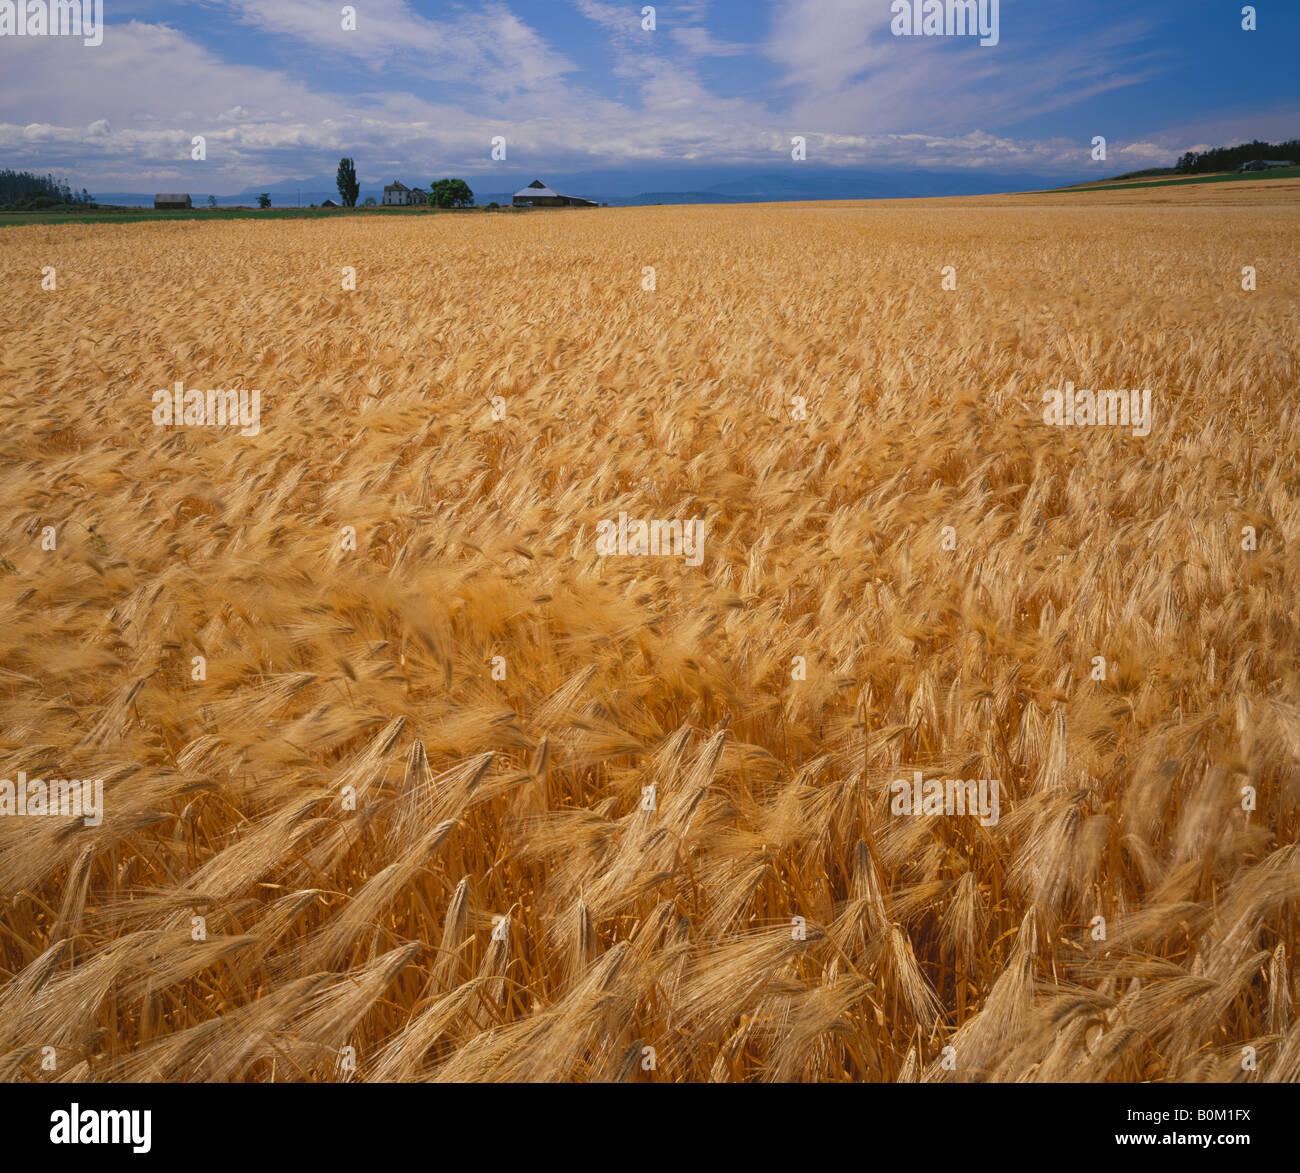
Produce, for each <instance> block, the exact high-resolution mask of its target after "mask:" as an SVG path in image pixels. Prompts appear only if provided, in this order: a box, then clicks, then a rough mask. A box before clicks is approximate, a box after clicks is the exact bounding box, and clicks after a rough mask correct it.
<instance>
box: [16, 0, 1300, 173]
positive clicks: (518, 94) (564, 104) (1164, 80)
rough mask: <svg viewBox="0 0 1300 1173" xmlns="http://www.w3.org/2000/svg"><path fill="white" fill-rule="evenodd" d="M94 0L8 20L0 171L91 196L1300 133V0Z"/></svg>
mask: <svg viewBox="0 0 1300 1173" xmlns="http://www.w3.org/2000/svg"><path fill="white" fill-rule="evenodd" d="M103 3H104V21H105V25H106V28H105V34H104V40H103V44H102V45H99V46H86V45H84V44H82V42H81V41H80V40H77V39H74V38H68V37H14V36H5V37H0V165H7V166H18V167H32V168H40V169H42V170H53V171H55V172H56V173H57V174H59V175H61V176H62V175H65V174H66V175H67V176H69V177H70V178H71V179H73V180H74V181H75V183H76V185H77V186H81V185H83V184H84V185H86V186H88V187H90V188H91V190H92V191H94V190H95V189H96V188H99V189H101V190H130V191H136V190H168V189H170V188H176V189H179V190H194V191H213V192H234V191H239V190H241V189H242V188H244V187H246V186H247V185H249V184H262V183H270V182H274V181H277V180H285V179H290V178H297V177H307V176H319V175H332V174H333V171H334V167H335V165H336V163H337V161H338V158H339V156H340V155H343V154H348V155H352V156H354V157H355V158H356V160H357V165H358V171H359V173H360V175H361V178H362V180H363V182H365V183H366V184H373V183H377V182H384V181H386V180H388V179H391V178H393V177H394V176H398V177H402V178H404V179H405V180H406V181H407V182H408V183H412V184H414V183H421V184H423V183H427V182H428V180H429V179H430V178H432V177H433V176H435V175H443V174H452V175H463V176H465V177H466V178H468V179H470V181H471V183H472V185H473V186H475V187H476V188H478V189H480V190H491V191H499V190H507V189H508V188H510V187H511V186H512V184H513V183H514V181H515V180H516V179H518V178H519V177H520V176H527V177H529V178H531V177H532V176H533V175H534V174H537V175H542V176H548V175H563V174H570V173H574V172H592V173H600V174H604V175H608V176H609V177H610V181H611V185H613V184H616V182H617V180H618V177H619V176H634V177H635V183H634V188H635V187H636V186H637V184H639V186H640V187H645V186H646V183H645V182H642V180H643V179H645V177H647V176H659V175H662V177H663V182H662V185H661V186H664V187H668V186H673V180H674V177H675V176H677V175H679V174H686V173H689V174H691V175H707V174H709V173H710V170H711V169H713V170H716V171H717V173H718V175H719V176H723V175H728V174H737V173H743V172H745V171H749V172H754V173H759V172H771V171H779V170H781V169H782V168H788V167H790V166H792V165H794V164H793V163H792V161H791V159H790V140H791V137H792V136H793V135H803V136H805V138H806V140H807V152H808V164H809V165H816V166H820V167H829V168H845V169H852V168H870V169H882V170H883V169H891V170H897V169H906V168H925V169H930V170H935V169H940V170H942V169H948V168H952V169H960V170H963V171H969V170H971V169H975V170H984V171H987V172H996V173H1002V172H1016V173H1032V174H1040V175H1043V176H1046V177H1056V176H1059V177H1061V178H1069V179H1077V178H1087V177H1089V176H1090V175H1097V176H1100V175H1109V174H1115V173H1117V172H1121V171H1127V170H1133V169H1137V168H1140V167H1148V166H1159V165H1167V164H1169V163H1172V162H1173V160H1174V159H1175V158H1176V157H1177V155H1178V154H1180V153H1181V152H1182V151H1184V150H1187V149H1195V148H1197V147H1205V146H1217V145H1227V144H1229V143H1233V142H1236V141H1240V140H1242V139H1248V138H1252V137H1255V136H1260V137H1265V138H1271V139H1277V138H1289V137H1293V136H1296V135H1300V87H1298V86H1297V81H1296V78H1297V68H1296V65H1295V46H1296V45H1297V44H1300V2H1297V0H1263V2H1261V3H1258V4H1257V5H1256V6H1255V7H1256V9H1257V11H1258V15H1257V20H1258V24H1259V30H1258V31H1256V32H1246V31H1243V30H1242V28H1241V20H1242V17H1241V10H1242V8H1243V5H1242V4H1241V3H1221V2H1219V0H1143V2H1141V3H1123V2H1120V0H1087V2H1084V0H1001V3H1000V4H999V5H998V6H997V8H998V29H999V41H998V44H997V45H993V46H982V45H980V44H979V41H978V39H977V38H974V37H943V36H940V37H902V36H895V35H893V34H892V33H891V28H890V25H891V12H890V0H779V2H776V3H763V2H760V0H683V2H679V3H659V4H656V5H654V8H655V21H656V28H655V29H654V31H645V30H644V29H643V28H642V13H641V10H642V7H643V4H642V3H641V2H634V3H624V2H622V0H483V2H480V3H466V4H451V3H435V2H431V0H352V4H353V7H355V9H356V25H357V27H356V29H355V31H345V30H344V29H343V28H342V27H341V26H342V17H341V15H340V10H341V9H342V7H343V5H342V2H341V0H338V2H336V0H196V2H190V3H165V2H163V0H103ZM195 134H202V135H204V136H205V137H206V139H207V150H208V158H207V160H206V161H205V162H195V161H193V160H191V158H190V140H191V136H192V135H195ZM494 135H503V136H504V137H505V138H506V143H507V148H506V149H507V160H506V162H505V163H500V162H493V161H492V160H491V158H490V150H491V145H490V144H491V139H492V137H493V136H494ZM1094 135H1104V136H1105V137H1106V138H1107V140H1108V147H1109V149H1108V158H1107V160H1106V162H1104V163H1101V162H1093V161H1092V160H1091V159H1090V157H1089V149H1090V143H1091V140H1092V137H1093V136H1094ZM497 180H499V182H497ZM629 182H631V181H629ZM652 186H653V185H652Z"/></svg>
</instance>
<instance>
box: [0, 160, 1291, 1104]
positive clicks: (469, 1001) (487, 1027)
mask: <svg viewBox="0 0 1300 1173" xmlns="http://www.w3.org/2000/svg"><path fill="white" fill-rule="evenodd" d="M1298 210H1300V182H1297V181H1276V182H1270V183H1255V184H1240V185H1237V184H1217V185H1209V186H1208V187H1183V188H1170V189H1165V190H1142V191H1134V192H1125V193H1115V192H1110V193H1091V194H1079V195H1041V196H1018V197H996V198H993V197H988V198H980V199H965V200H927V201H913V202H902V201H898V202H890V201H885V202H878V203H856V204H855V203H842V204H808V205H767V206H747V207H746V206H736V207H662V208H660V207H652V208H638V209H605V210H596V211H589V212H567V211H561V212H538V213H529V214H523V215H494V214H489V213H475V214H465V215H433V214H429V215H413V216H409V217H388V218H382V219H379V218H375V217H366V216H340V217H339V218H338V219H336V220H329V219H325V220H320V219H318V220H303V221H294V222H267V223H257V222H250V221H236V222H220V223H213V224H203V223H200V222H196V221H190V222H175V223H151V224H139V225H130V226H100V225H92V226H78V225H66V226H62V227H58V228H45V227H16V228H9V229H4V230H0V231H2V232H3V239H2V240H0V244H2V245H3V248H0V304H3V307H4V313H3V322H4V323H5V324H4V326H3V327H2V328H0V329H2V331H3V345H2V346H0V417H2V418H3V429H2V430H0V777H3V778H4V779H10V780H12V779H16V778H17V777H18V775H19V773H20V772H21V773H24V774H25V775H26V776H27V777H28V778H42V779H47V778H48V779H56V778H76V779H81V778H87V779H89V778H94V779H102V781H103V811H102V821H101V822H99V823H98V824H97V825H91V824H90V823H89V822H88V821H87V820H85V819H82V818H77V817H56V816H54V815H46V816H45V817H34V816H32V815H30V814H29V815H25V816H19V815H18V814H17V813H16V812H15V817H0V1079H3V1080H9V1081H14V1080H19V1081H25V1080H43V1081H49V1080H76V1081H82V1080H94V1081H100V1080H102V1081H123V1080H132V1081H153V1080H159V1081H190V1080H212V1081H333V1080H359V1081H392V1080H401V1081H407V1080H445V1081H506V1080H510V1081H534V1080H538V1081H540V1080H564V1081H657V1082H659V1081H661V1082H683V1081H865V1082H872V1081H887V1082H895V1081H903V1082H911V1081H954V1080H956V1081H1187V1082H1206V1081H1264V1082H1277V1081H1293V1080H1296V1079H1298V1078H1300V1020H1297V1016H1296V1001H1297V998H1298V997H1300V984H1298V982H1297V975H1296V971H1295V962H1296V950H1297V946H1298V944H1300V942H1298V941H1297V927H1298V920H1297V914H1298V913H1300V849H1298V848H1297V846H1296V843H1295V839H1296V832H1297V827H1298V826H1300V820H1298V818H1297V810H1296V806H1297V799H1298V798H1300V689H1298V687H1297V685H1298V680H1297V670H1298V657H1297V651H1298V649H1300V638H1298V636H1300V613H1298V610H1297V600H1296V590H1297V582H1298V578H1300V558H1298V556H1297V548H1298V543H1300V503H1298V499H1297V490H1298V484H1300V482H1298V479H1297V478H1298V476H1300V403H1298V402H1297V385H1298V383H1300V309H1298V308H1297V307H1298V305H1300V302H1298V299H1297V294H1298V293H1300V270H1298V268H1297V253H1296V247H1295V245H1296V240H1297V227H1298V225H1300V215H1298ZM949 266H950V267H951V270H952V275H953V277H954V279H955V282H956V288H955V289H945V288H943V283H944V279H943V276H942V274H943V270H944V269H945V267H949ZM1245 266H1250V267H1252V268H1253V269H1255V271H1256V273H1257V288H1256V289H1254V290H1246V289H1243V287H1242V282H1243V276H1242V271H1243V267H1245ZM47 267H50V268H53V269H54V270H55V273H56V275H57V276H56V280H57V287H56V289H54V290H43V289H42V288H41V282H42V272H43V270H44V269H45V268H47ZM346 267H351V268H353V269H355V272H356V280H355V284H356V288H355V290H350V289H345V288H343V285H344V284H345V283H346V278H345V277H344V276H343V270H344V269H345V268H346ZM647 269H653V274H652V275H651V274H648V273H647V272H646V270H647ZM651 276H652V277H653V282H652V284H653V288H647V287H646V286H647V285H648V284H651ZM178 381H180V382H183V383H184V385H185V386H186V387H190V388H246V389H247V388H256V389H259V390H260V392H261V400H260V403H261V420H260V431H258V432H257V434H256V435H243V434H241V433H240V431H239V430H237V429H235V428H230V427H226V428H221V427H201V426H176V425H173V426H160V425H158V424H156V423H155V422H154V419H153V417H152V414H151V413H152V412H153V410H154V402H153V399H152V396H153V393H154V392H155V391H156V390H158V389H162V388H171V387H173V385H174V384H175V383H177V382H178ZM1067 381H1069V382H1072V383H1073V384H1074V385H1075V386H1077V387H1087V388H1098V389H1102V388H1145V389H1150V390H1151V392H1152V395H1151V403H1152V425H1151V428H1150V432H1149V434H1147V435H1145V436H1138V435H1135V434H1134V431H1133V430H1132V429H1130V428H1128V427H1101V426H1096V427H1082V426H1075V427H1053V426H1050V425H1048V424H1047V423H1045V422H1044V417H1043V395H1044V393H1045V392H1046V391H1048V390H1050V389H1052V388H1060V387H1062V386H1063V385H1064V384H1065V383H1066V382H1067ZM620 513H626V514H627V516H628V517H629V518H631V519H638V518H649V519H664V520H671V519H676V520H686V519H691V518H699V519H705V520H707V530H706V531H703V532H704V537H703V541H702V558H701V559H700V560H699V564H698V565H690V564H688V562H689V560H688V559H686V558H684V557H677V556H671V555H663V554H661V555H659V556H636V555H627V556H619V555H609V556H606V555H602V554H601V553H599V552H598V548H597V532H598V530H599V528H600V526H601V523H602V522H609V521H611V520H613V519H617V518H618V517H619V515H620ZM349 534H351V535H352V536H351V537H349V536H348V535H349ZM196 658H198V659H196ZM918 771H919V772H921V773H922V774H923V775H924V777H926V778H931V777H940V778H943V777H949V776H954V777H961V778H967V777H970V778H975V779H992V780H997V781H998V783H999V785H1000V794H1001V812H1000V818H999V819H998V820H997V821H996V822H994V823H991V824H987V825H986V821H985V820H982V819H978V818H974V817H971V816H970V815H961V814H958V815H948V814H919V815H911V816H909V815H906V814H903V815H900V814H897V813H896V812H895V811H894V810H893V809H892V800H891V793H892V791H891V784H892V783H893V782H894V781H895V780H898V779H904V780H906V779H911V778H912V777H913V776H914V774H915V773H916V772H918Z"/></svg>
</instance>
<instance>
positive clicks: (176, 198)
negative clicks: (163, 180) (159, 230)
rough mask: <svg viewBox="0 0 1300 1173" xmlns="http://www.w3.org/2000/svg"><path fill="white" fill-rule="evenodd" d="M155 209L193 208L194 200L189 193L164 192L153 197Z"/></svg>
mask: <svg viewBox="0 0 1300 1173" xmlns="http://www.w3.org/2000/svg"><path fill="white" fill-rule="evenodd" d="M153 206H154V210H155V211H157V210H159V209H162V208H172V209H175V208H192V207H193V206H194V204H193V202H192V201H191V200H190V197H189V196H188V195H177V194H174V193H172V194H168V193H162V194H159V195H156V196H154V197H153Z"/></svg>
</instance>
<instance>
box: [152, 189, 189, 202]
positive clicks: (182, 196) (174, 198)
mask: <svg viewBox="0 0 1300 1173" xmlns="http://www.w3.org/2000/svg"><path fill="white" fill-rule="evenodd" d="M153 198H154V199H155V200H162V201H163V203H167V204H179V203H181V202H182V201H184V200H187V199H189V198H190V197H189V193H188V192H181V193H179V194H177V193H175V192H172V193H168V192H160V193H159V194H158V195H156V196H154V197H153Z"/></svg>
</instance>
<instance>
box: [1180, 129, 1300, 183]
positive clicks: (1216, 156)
mask: <svg viewBox="0 0 1300 1173" xmlns="http://www.w3.org/2000/svg"><path fill="white" fill-rule="evenodd" d="M1252 159H1293V160H1295V161H1296V162H1300V139H1295V138H1293V139H1288V140H1287V141H1286V142H1284V143H1262V142H1260V141H1259V139H1255V140H1254V141H1253V142H1249V143H1242V144H1241V146H1239V147H1215V148H1214V150H1212V151H1201V152H1200V153H1199V154H1198V153H1197V152H1196V151H1188V152H1187V154H1185V155H1184V156H1183V157H1182V158H1181V159H1179V160H1178V163H1177V164H1176V165H1175V167H1174V170H1175V171H1177V172H1178V173H1179V174H1180V175H1206V174H1208V173H1209V172H1211V171H1236V170H1237V168H1238V167H1240V166H1241V165H1242V164H1243V163H1249V162H1250V161H1251V160H1252Z"/></svg>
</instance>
